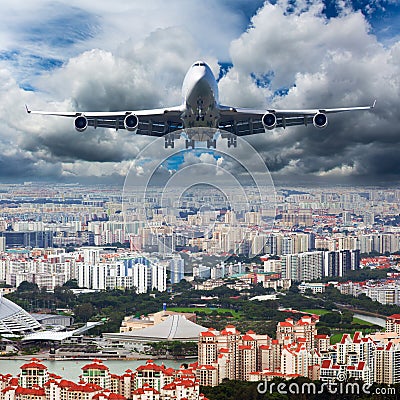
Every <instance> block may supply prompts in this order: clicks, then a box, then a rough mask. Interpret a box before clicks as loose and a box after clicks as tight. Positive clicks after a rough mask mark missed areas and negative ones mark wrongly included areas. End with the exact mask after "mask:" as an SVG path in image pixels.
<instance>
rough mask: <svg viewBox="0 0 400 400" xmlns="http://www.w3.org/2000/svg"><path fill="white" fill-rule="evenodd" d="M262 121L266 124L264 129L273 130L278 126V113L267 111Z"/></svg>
mask: <svg viewBox="0 0 400 400" xmlns="http://www.w3.org/2000/svg"><path fill="white" fill-rule="evenodd" d="M261 122H262V124H263V126H264V129H267V130H271V129H274V128H275V127H276V115H275V114H274V113H271V112H266V113H265V114H264V115H263V116H262V118H261Z"/></svg>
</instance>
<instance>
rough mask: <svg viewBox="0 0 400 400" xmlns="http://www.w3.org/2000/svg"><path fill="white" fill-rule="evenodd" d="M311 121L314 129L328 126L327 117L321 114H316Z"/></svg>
mask: <svg viewBox="0 0 400 400" xmlns="http://www.w3.org/2000/svg"><path fill="white" fill-rule="evenodd" d="M312 121H313V124H314V126H315V127H316V128H326V127H327V125H328V117H327V116H326V114H324V113H321V112H319V113H316V114H315V115H314V117H313V120H312Z"/></svg>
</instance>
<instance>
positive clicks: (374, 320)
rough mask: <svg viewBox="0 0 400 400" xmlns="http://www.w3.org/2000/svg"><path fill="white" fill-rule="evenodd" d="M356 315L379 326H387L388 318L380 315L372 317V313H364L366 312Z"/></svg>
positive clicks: (355, 315)
mask: <svg viewBox="0 0 400 400" xmlns="http://www.w3.org/2000/svg"><path fill="white" fill-rule="evenodd" d="M354 317H356V318H359V319H362V320H363V321H366V322H370V323H371V324H375V325H378V326H382V327H383V328H385V327H386V320H385V319H383V318H379V317H372V316H371V315H364V314H357V313H355V314H354Z"/></svg>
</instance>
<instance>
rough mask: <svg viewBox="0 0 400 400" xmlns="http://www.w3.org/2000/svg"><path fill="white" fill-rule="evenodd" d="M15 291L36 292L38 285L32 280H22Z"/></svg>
mask: <svg viewBox="0 0 400 400" xmlns="http://www.w3.org/2000/svg"><path fill="white" fill-rule="evenodd" d="M17 291H18V292H19V293H22V292H34V293H37V292H39V286H38V285H36V283H33V282H28V281H23V282H21V283H20V285H19V286H18V288H17Z"/></svg>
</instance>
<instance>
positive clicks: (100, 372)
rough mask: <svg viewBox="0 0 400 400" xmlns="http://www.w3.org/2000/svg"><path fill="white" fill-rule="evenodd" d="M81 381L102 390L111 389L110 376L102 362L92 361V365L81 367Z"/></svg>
mask: <svg viewBox="0 0 400 400" xmlns="http://www.w3.org/2000/svg"><path fill="white" fill-rule="evenodd" d="M82 380H83V381H84V382H85V383H92V384H95V385H98V386H100V387H102V388H103V389H110V388H111V375H110V371H109V369H108V367H107V366H105V365H104V364H103V361H101V360H98V359H94V360H93V362H92V363H90V364H86V365H84V366H83V367H82Z"/></svg>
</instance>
